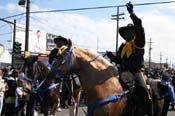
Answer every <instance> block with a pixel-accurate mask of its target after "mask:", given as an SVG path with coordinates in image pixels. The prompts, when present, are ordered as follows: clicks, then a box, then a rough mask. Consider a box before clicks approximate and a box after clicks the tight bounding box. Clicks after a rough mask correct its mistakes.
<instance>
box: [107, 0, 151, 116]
mask: <svg viewBox="0 0 175 116" xmlns="http://www.w3.org/2000/svg"><path fill="white" fill-rule="evenodd" d="M126 7H127V10H128V12H129V14H130V17H131V19H132V21H133V23H134V24H128V25H127V26H124V27H121V28H120V29H119V33H120V35H121V37H122V38H123V39H124V40H125V41H126V42H125V43H123V44H121V46H120V47H119V50H118V52H117V53H116V56H114V55H113V54H112V52H107V56H108V57H109V58H110V59H111V61H113V62H115V63H116V64H117V65H119V66H120V67H119V73H120V74H121V72H124V71H130V72H131V73H132V74H133V75H134V76H135V77H136V78H135V81H136V83H137V84H138V85H139V86H140V88H141V89H143V90H144V93H145V95H144V96H145V97H146V101H147V102H146V103H147V104H148V108H147V109H148V110H147V114H148V115H152V100H151V96H150V92H149V89H148V87H147V85H146V81H145V76H144V74H143V73H144V46H145V33H144V28H143V27H142V21H141V19H140V18H138V17H137V16H136V15H135V14H134V12H133V5H132V4H131V3H130V2H129V3H127V4H126Z"/></svg>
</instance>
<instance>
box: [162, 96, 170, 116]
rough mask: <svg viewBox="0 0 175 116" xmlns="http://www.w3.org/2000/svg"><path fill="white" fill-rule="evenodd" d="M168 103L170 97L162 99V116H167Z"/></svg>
mask: <svg viewBox="0 0 175 116" xmlns="http://www.w3.org/2000/svg"><path fill="white" fill-rule="evenodd" d="M170 101H171V97H170V96H166V97H165V98H164V105H163V111H162V116H167V114H168V109H169V104H170Z"/></svg>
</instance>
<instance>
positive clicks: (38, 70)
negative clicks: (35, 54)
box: [32, 58, 81, 116]
mask: <svg viewBox="0 0 175 116" xmlns="http://www.w3.org/2000/svg"><path fill="white" fill-rule="evenodd" d="M34 59H35V58H34ZM32 62H33V76H34V82H35V83H37V82H38V86H37V87H36V90H37V91H38V93H39V94H40V97H42V98H41V99H43V101H42V102H43V104H41V105H42V112H43V113H44V115H48V110H49V107H48V106H50V107H51V111H50V114H51V115H54V114H55V113H56V110H57V107H58V105H59V103H60V102H59V101H60V95H61V90H62V88H61V85H62V84H61V83H63V82H62V80H61V79H60V77H58V76H57V72H55V71H53V70H49V69H48V67H47V66H46V64H44V63H43V62H42V61H39V60H38V59H35V60H32ZM63 85H64V83H63ZM73 85H74V86H73V87H74V88H73V90H74V91H73V99H74V100H75V104H74V105H75V109H74V110H73V111H70V116H76V114H77V111H78V104H79V98H80V92H81V91H80V88H79V87H77V86H75V83H74V82H73ZM67 88H69V86H68V87H67ZM43 96H44V97H43ZM64 97H66V96H64Z"/></svg>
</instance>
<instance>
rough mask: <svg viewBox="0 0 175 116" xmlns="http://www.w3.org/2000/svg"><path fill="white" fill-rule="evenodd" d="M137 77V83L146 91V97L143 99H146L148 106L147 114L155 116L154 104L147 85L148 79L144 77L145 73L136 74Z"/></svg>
mask: <svg viewBox="0 0 175 116" xmlns="http://www.w3.org/2000/svg"><path fill="white" fill-rule="evenodd" d="M135 77H136V83H137V84H138V85H139V86H140V87H141V88H142V89H143V91H144V93H143V94H144V95H143V97H144V98H145V99H146V101H147V104H148V109H147V113H148V115H149V116H152V115H153V103H152V97H151V92H150V90H149V88H148V86H147V84H146V79H145V76H144V73H143V71H140V72H137V73H135Z"/></svg>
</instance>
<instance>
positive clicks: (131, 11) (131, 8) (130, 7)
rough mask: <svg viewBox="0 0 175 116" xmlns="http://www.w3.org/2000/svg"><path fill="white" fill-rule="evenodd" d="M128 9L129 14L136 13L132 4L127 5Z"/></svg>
mask: <svg viewBox="0 0 175 116" xmlns="http://www.w3.org/2000/svg"><path fill="white" fill-rule="evenodd" d="M126 7H127V10H128V12H129V13H130V14H131V13H133V12H134V11H133V5H132V4H131V2H129V3H127V4H126Z"/></svg>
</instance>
